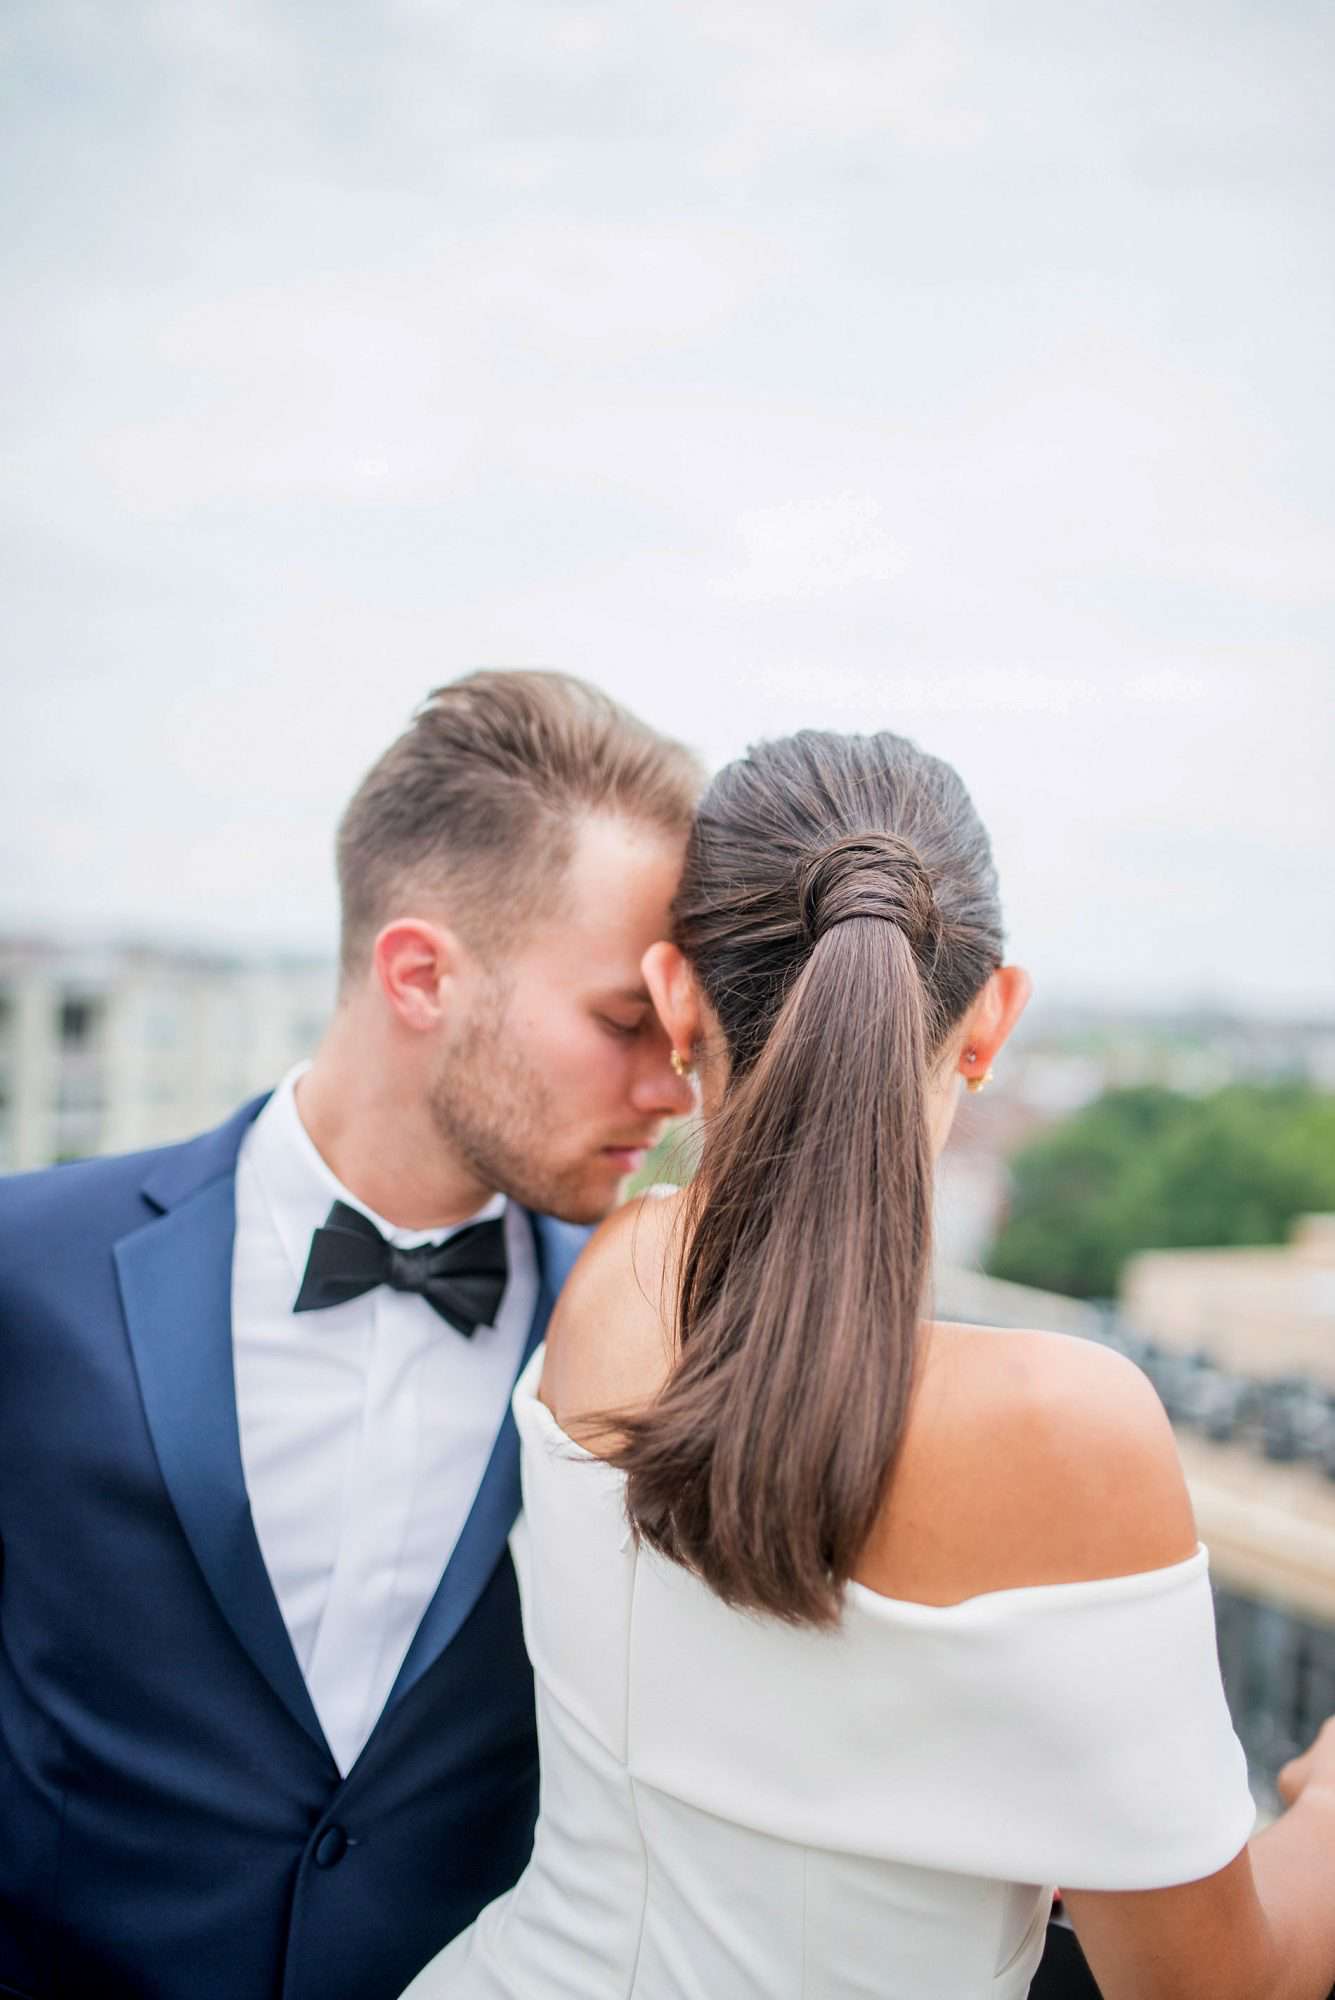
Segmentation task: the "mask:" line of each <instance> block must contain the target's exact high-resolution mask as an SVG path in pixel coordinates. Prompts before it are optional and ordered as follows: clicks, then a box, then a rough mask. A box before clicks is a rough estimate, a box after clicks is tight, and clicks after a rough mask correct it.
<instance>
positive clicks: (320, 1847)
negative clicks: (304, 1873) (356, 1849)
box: [315, 1826, 348, 1868]
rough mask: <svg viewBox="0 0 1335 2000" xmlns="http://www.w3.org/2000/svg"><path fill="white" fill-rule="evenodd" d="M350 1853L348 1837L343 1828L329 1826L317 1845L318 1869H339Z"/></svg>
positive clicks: (316, 1863) (316, 1860) (316, 1858)
mask: <svg viewBox="0 0 1335 2000" xmlns="http://www.w3.org/2000/svg"><path fill="white" fill-rule="evenodd" d="M347 1851H348V1836H347V1834H346V1833H344V1831H343V1829H342V1827H341V1826H327V1827H326V1828H325V1830H324V1832H323V1833H322V1834H321V1835H320V1838H319V1839H318V1840H317V1841H316V1843H315V1865H316V1867H317V1868H337V1866H338V1864H339V1862H340V1861H341V1860H342V1859H343V1856H344V1855H345V1854H346V1853H347Z"/></svg>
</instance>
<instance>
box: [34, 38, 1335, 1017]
mask: <svg viewBox="0 0 1335 2000" xmlns="http://www.w3.org/2000/svg"><path fill="white" fill-rule="evenodd" d="M0 78H2V79H3V81H2V82H0V89H2V90H3V102H2V103H0V149H2V150H3V172H4V188H5V197H4V201H3V204H2V205H0V216H2V218H3V219H0V230H2V231H3V252H2V264H0V279H2V280H3V286H4V310H3V313H2V314H0V356H2V357H3V398H4V408H3V428H2V429H0V469H2V472H3V478H2V479H0V529H2V531H3V543H4V559H5V576H6V581H5V586H4V592H3V600H2V601H3V616H4V621H5V628H6V632H5V642H4V667H3V673H4V684H3V704H2V707H0V790H2V794H3V803H2V804H0V925H3V926H5V927H8V928H11V929H12V928H15V927H21V928H28V929H40V930H43V931H47V932H53V933H58V934H70V933H73V934H76V935H77V934H78V933H79V932H80V931H81V930H83V929H85V928H88V927H92V928H95V929H96V930H97V932H98V933H99V935H106V934H107V933H109V932H115V931H117V930H122V929H125V928H127V927H128V928H132V929H134V930H135V931H136V932H138V933H140V934H154V935H158V936H162V937H169V938H170V937H189V938H193V939H196V940H206V939H212V938H222V939H226V940H228V941H231V942H236V941H242V942H247V941H254V942H256V943H258V944H263V945H270V944H273V943H286V944H290V945H293V946H299V947H308V946H320V945H322V944H324V943H326V942H328V941H329V940H330V939H331V938H332V932H333V923H334V903H333V895H332V876H331V868H330V860H329V851H330V834H331V829H332V825H333V821H334V819H335V817H336V815H337V812H338V809H339V807H340V805H341V803H342V801H343V800H344V798H345V797H346V795H347V793H348V792H349V790H350V789H351V787H352V786H353V785H354V784H355V782H356V781H357V779H358V778H359V776H360V775H361V772H362V771H363V770H364V769H365V767H366V766H367V764H368V763H369V762H370V761H371V760H372V759H373V758H374V756H375V755H376V754H377V753H378V752H379V750H380V749H381V748H383V746H384V745H385V743H386V742H388V740H389V739H390V738H391V737H392V736H393V735H394V734H395V733H397V731H398V729H399V728H400V727H401V726H402V725H403V723H404V722H405V721H406V719H407V717H408V714H409V713H410V711H411V709H412V707H413V705H414V703H415V702H416V701H417V700H418V699H419V698H420V697H421V696H422V695H423V694H424V693H425V692H426V691H427V689H428V688H430V687H431V686H433V685H434V684H436V683H437V682H439V681H441V680H443V679H447V678H449V677H450V676H451V675H453V674H455V673H458V672H460V671H463V670H464V669H466V668H467V667H469V666H472V665H477V664H484V663H486V664H495V663H507V664H524V665H554V666H561V667H565V668H568V669H571V670H573V671H576V672H580V673H585V674H587V675H589V676H591V677H592V678H594V679H596V680H599V681H601V682H602V683H603V684H604V685H606V686H607V687H609V688H610V689H612V690H613V691H614V692H615V693H616V694H618V695H619V696H620V697H622V698H623V699H625V700H626V701H628V702H629V703H631V704H632V705H633V706H634V707H636V708H638V709H639V710H640V711H641V712H642V713H644V714H645V715H646V716H648V717H649V718H650V719H651V720H652V721H655V722H657V723H659V724H661V725H663V726H666V727H667V728H669V729H671V730H672V731H674V732H675V733H678V734H680V735H682V736H685V737H686V738H687V739H689V740H691V741H693V742H694V743H696V744H697V745H698V746H699V747H700V748H701V749H703V750H704V751H705V752H706V753H707V754H708V756H709V757H710V758H711V760H721V759H723V758H725V757H727V756H729V755H731V754H734V753H736V752H737V751H738V750H739V749H740V748H741V747H742V746H743V745H744V744H745V743H746V741H747V740H748V739H749V738H751V737H753V736H755V735H758V734H774V733H778V732H781V731H783V730H786V729H789V728H794V727H798V726H800V725H802V724H804V723H824V724H830V725H833V726H836V727H840V728H850V729H859V728H876V727H890V728H894V729H898V730H901V731H903V732H904V733H906V734H909V735H912V736H914V737H915V738H917V739H918V740H919V741H920V742H921V743H923V744H924V745H925V746H926V747H927V748H929V749H931V750H933V751H936V752H938V753H939V754H942V755H944V756H946V757H949V758H950V759H951V760H952V761H953V762H955V763H956V764H957V766H958V768H959V769H960V771H961V772H962V774H963V775H964V777H965V779H966V782H967V783H968V784H969V785H970V787H971V789H972V790H973V792H974V795H975V797H976V799H977V800H978V802H979V804H980V806H981V808H982V810H983V812H984V816H985V817H986V818H987V820H988V822H989V824H990V826H991V828H992V831H993V837H994V841H995V844H996V847H997V852H998V859H999V863H1000V866H1001V870H1002V880H1003V890H1004V892H1005V896H1006V903H1007V909H1008V916H1009V923H1010V931H1011V937H1012V944H1013V950H1014V953H1015V955H1016V956H1017V957H1019V958H1021V959H1022V960H1024V961H1025V962H1026V963H1028V964H1029V965H1030V966H1031V967H1032V969H1033V970H1034V973H1035V976H1036V979H1037V980H1038V981H1039V983H1040V987H1041V988H1042V989H1043V990H1046V991H1048V992H1050V993H1058V994H1061V995H1070V996H1079V997H1085V998H1091V999H1098V998H1100V997H1102V998H1105V999H1108V1000H1111V1001H1116V1002H1117V1003H1119V1004H1121V1003H1124V1002H1126V1001H1128V1000H1130V1001H1134V1000H1136V999H1142V1000H1144V1001H1146V1002H1149V1003H1165V1002H1173V1001H1177V1000H1180V999H1183V998H1200V997H1211V998H1214V999H1217V1000H1221V1001H1224V1002H1234V1003H1245V1004H1249V1005H1255V1006H1258V1007H1264V1008H1265V1009H1266V1010H1268V1011H1269V1010H1279V1009H1285V1008H1288V1007H1314V1006H1315V1007H1321V1008H1323V1009H1324V1008H1329V1007H1330V1006H1331V1005H1332V996H1333V995H1335V916H1333V915H1332V896H1331V878H1332V872H1333V871H1332V852H1333V851H1335V804H1333V803H1332V800H1333V796H1335V784H1333V783H1332V769H1333V768H1335V764H1333V753H1335V722H1333V721H1332V714H1333V705H1332V694H1333V693H1335V672H1333V671H1332V637H1333V636H1335V630H1333V628H1335V618H1333V617H1332V595H1333V588H1335V560H1333V558H1335V476H1333V474H1332V463H1333V461H1335V452H1333V450H1332V445H1333V444H1335V438H1333V437H1332V432H1333V431H1335V414H1333V407H1332V387H1331V378H1332V366H1331V357H1332V354H1335V310H1333V307H1335V300H1333V297H1332V293H1333V291H1335V286H1333V283H1332V278H1333V271H1335V266H1333V256H1332V243H1333V242H1335V231H1333V226H1332V225H1333V221H1335V218H1333V216H1332V205H1333V204H1332V198H1331V190H1332V187H1335V137H1333V134H1335V121H1333V120H1332V115H1331V90H1332V82H1333V81H1335V13H1332V10H1331V9H1330V7H1329V6H1328V5H1325V4H1321V5H1318V4H1315V0H1314V3H1313V4H1311V5H1301V4H1300V5H1293V4H1284V0H1279V4H1259V0H1258V4H1252V0H1243V4H1229V0H1210V4H1209V5H1206V4H1203V0H1201V3H1200V4H1189V0H1188V4H1178V5H1173V6H1169V7H1165V6H1164V5H1163V4H1162V0H1153V4H1151V3H1150V0H1120V4H1118V5H1117V6H1109V5H1103V6H1095V7H1079V8H1072V7H1070V6H1069V5H1065V4H1056V0H1052V4H1044V0H1019V4H1017V5H1016V6H1013V7H1008V8H998V7H995V6H992V5H987V4H984V0H972V4H971V0H955V4H952V5H951V6H950V7H949V8H948V9H942V10H940V11H933V10H930V9H921V8H917V7H911V6H910V7H897V6H894V5H889V4H880V5H870V4H852V0H802V4H795V0H760V4H749V0H748V4H736V0H670V4H662V0H660V4H656V5H649V4H645V0H618V4H616V5H591V6H571V7H567V6H563V5H561V4H558V0H486V4H485V5H472V6H468V7H463V6H459V5H444V4H438V3H436V4H433V0H381V4H378V5H377V4H371V5H365V4H358V5H351V4H344V0H320V4H318V5H316V4H314V0H115V4H111V5H108V4H107V0H5V5H4V6H3V8H2V9H0Z"/></svg>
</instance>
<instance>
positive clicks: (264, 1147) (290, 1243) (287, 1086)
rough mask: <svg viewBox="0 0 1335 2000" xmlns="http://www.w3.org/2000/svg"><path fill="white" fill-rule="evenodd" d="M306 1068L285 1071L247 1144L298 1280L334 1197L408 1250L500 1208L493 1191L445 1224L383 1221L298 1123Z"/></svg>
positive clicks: (437, 1239) (501, 1210) (502, 1201)
mask: <svg viewBox="0 0 1335 2000" xmlns="http://www.w3.org/2000/svg"><path fill="white" fill-rule="evenodd" d="M309 1068H310V1063H309V1062H302V1063H298V1064H297V1066H296V1068H295V1069H292V1070H289V1071H288V1073H287V1075H286V1076H285V1077H284V1078H283V1081H282V1082H281V1083H280V1084H279V1086H278V1088H277V1089H276V1090H275V1091H274V1094H273V1096H272V1097H271V1098H270V1099H269V1102H268V1103H267V1104H266V1105H265V1107H264V1109H263V1110H262V1111H261V1112H260V1115H259V1117H258V1118H257V1119H256V1120H255V1123H254V1125H253V1126H252V1127H251V1130H250V1134H249V1144H248V1146H247V1149H246V1150H247V1154H248V1156H249V1163H250V1165H252V1166H253V1167H254V1169H255V1173H256V1176H257V1178H258V1180H259V1184H260V1187H261V1189H262V1190H263V1193H264V1198H265V1201H266V1202H267V1204H268V1208H269V1213H270V1215H271V1216H272V1218H273V1224H274V1227H275V1229H276V1230H277V1231H278V1235H279V1239H280V1240H281V1242H282V1245H283V1249H284V1252H285V1253H286V1256H287V1259H288V1262H289V1263H290V1264H291V1266H292V1275H293V1279H294V1281H295V1282H297V1283H300V1281H301V1274H302V1272H303V1271H304V1270H305V1268H306V1260H307V1258H308V1257H309V1256H310V1250H311V1237H312V1236H313V1235H314V1233H315V1231H316V1230H317V1229H318V1228H319V1227H320V1225H321V1223H322V1222H323V1221H324V1220H325V1217H326V1216H327V1215H328V1213H329V1209H330V1206H331V1204H332V1203H333V1202H336V1201H343V1202H346V1203H347V1205H348V1207H349V1208H355V1209H359V1210H360V1211H361V1213H362V1214H363V1215H365V1216H367V1217H368V1218H369V1219H370V1221H372V1222H373V1223H374V1224H375V1226H376V1228H377V1229H378V1230H379V1231H380V1234H381V1235H382V1236H383V1237H384V1238H385V1240H386V1242H388V1243H396V1244H397V1245H398V1246H399V1248H400V1249H401V1250H411V1249H413V1248H415V1246H416V1245H417V1244H419V1243H443V1242H444V1241H445V1239H446V1237H448V1236H453V1235H454V1234H455V1232H456V1230H460V1229H467V1228H468V1227H469V1226H470V1224H472V1223H474V1222H486V1221H489V1220H490V1219H491V1217H493V1216H498V1215H503V1214H504V1213H505V1205H506V1203H505V1196H504V1195H503V1194H494V1195H493V1196H492V1197H491V1200H490V1201H488V1202H487V1203H485V1205H484V1206H483V1207H482V1208H480V1209H479V1210H478V1211H477V1214H476V1215H469V1216H466V1217H465V1218H464V1220H463V1221H462V1222H455V1223H451V1224H450V1225H449V1226H448V1227H447V1228H444V1229H401V1228H400V1227H399V1226H398V1225H397V1224H396V1223H393V1222H386V1220H385V1218H384V1216H383V1215H377V1214H376V1212H375V1210H374V1209H373V1208H371V1207H370V1206H369V1205H368V1203H366V1202H364V1201H362V1200H360V1199H359V1198H358V1196H356V1195H355V1194H353V1193H352V1192H351V1191H350V1190H349V1189H348V1188H345V1187H344V1185H343V1183H342V1181H340V1180H339V1178H338V1176H337V1174H335V1173H334V1172H333V1171H332V1169H331V1168H330V1167H329V1165H328V1164H327V1162H326V1161H325V1159H324V1158H323V1156H322V1155H321V1153H320V1152H319V1151H318V1149H317V1147H316V1145H315V1141H314V1140H313V1139H312V1138H311V1135H310V1133H309V1132H308V1131H307V1130H306V1127H305V1126H304V1125H303V1124H302V1122H301V1113H300V1112H299V1111H298V1109H297V1094H296V1093H297V1084H298V1082H299V1081H300V1079H301V1078H302V1077H303V1076H304V1075H305V1074H306V1071H307V1070H308V1069H309Z"/></svg>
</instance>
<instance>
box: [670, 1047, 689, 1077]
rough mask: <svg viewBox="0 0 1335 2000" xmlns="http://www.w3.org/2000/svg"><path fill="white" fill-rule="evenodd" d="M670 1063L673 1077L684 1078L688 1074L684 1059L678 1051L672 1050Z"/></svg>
mask: <svg viewBox="0 0 1335 2000" xmlns="http://www.w3.org/2000/svg"><path fill="white" fill-rule="evenodd" d="M671 1062H672V1074H673V1075H674V1076H681V1077H684V1076H686V1075H687V1074H688V1073H689V1072H688V1069H687V1064H686V1058H685V1056H684V1055H683V1054H682V1052H681V1050H680V1049H674V1050H673V1051H672V1056H671Z"/></svg>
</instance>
